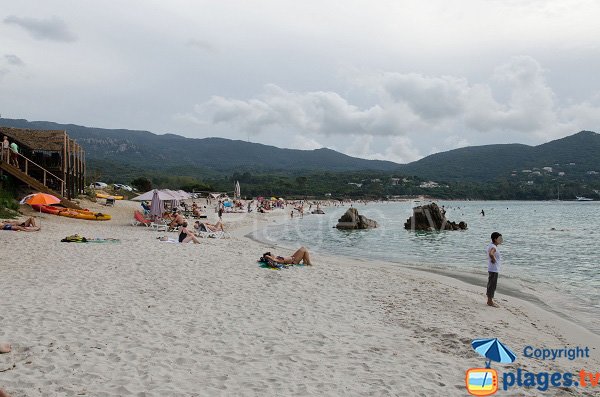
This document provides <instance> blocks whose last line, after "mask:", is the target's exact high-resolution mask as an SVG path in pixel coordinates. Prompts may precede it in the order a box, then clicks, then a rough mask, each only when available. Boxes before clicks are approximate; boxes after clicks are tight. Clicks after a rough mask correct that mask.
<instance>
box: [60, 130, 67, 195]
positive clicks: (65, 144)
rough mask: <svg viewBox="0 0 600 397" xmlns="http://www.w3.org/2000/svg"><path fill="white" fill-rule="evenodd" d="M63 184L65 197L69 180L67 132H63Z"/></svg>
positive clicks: (62, 192) (62, 193)
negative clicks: (66, 184)
mask: <svg viewBox="0 0 600 397" xmlns="http://www.w3.org/2000/svg"><path fill="white" fill-rule="evenodd" d="M62 171H63V183H61V190H62V191H61V195H62V196H64V195H65V182H66V180H67V131H63V158H62Z"/></svg>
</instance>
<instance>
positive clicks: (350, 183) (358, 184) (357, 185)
mask: <svg viewBox="0 0 600 397" xmlns="http://www.w3.org/2000/svg"><path fill="white" fill-rule="evenodd" d="M348 185H354V186H356V187H361V186H362V185H363V184H362V183H356V182H348Z"/></svg>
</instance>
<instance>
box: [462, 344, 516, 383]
mask: <svg viewBox="0 0 600 397" xmlns="http://www.w3.org/2000/svg"><path fill="white" fill-rule="evenodd" d="M471 346H472V347H473V350H475V351H476V352H477V353H479V354H481V355H482V356H483V357H485V358H487V360H486V362H485V367H486V368H490V364H491V362H492V361H496V362H499V363H503V364H510V363H512V362H514V361H515V360H516V359H517V355H516V354H515V353H513V352H512V351H511V350H510V349H509V348H508V347H506V346H505V345H504V344H503V343H502V342H500V341H499V340H498V338H491V339H475V340H474V341H472V342H471ZM486 378H487V373H486V374H485V376H484V378H483V383H482V384H485V380H486Z"/></svg>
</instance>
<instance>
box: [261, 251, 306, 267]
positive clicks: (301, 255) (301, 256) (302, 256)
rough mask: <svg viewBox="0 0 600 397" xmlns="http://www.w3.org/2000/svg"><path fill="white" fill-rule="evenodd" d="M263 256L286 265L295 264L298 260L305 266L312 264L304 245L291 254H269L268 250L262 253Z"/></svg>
mask: <svg viewBox="0 0 600 397" xmlns="http://www.w3.org/2000/svg"><path fill="white" fill-rule="evenodd" d="M263 258H266V259H270V260H272V261H273V262H277V263H283V264H287V265H292V264H293V265H297V264H299V263H300V262H304V264H305V265H306V266H312V263H311V262H310V253H309V252H308V250H307V249H306V248H305V247H300V248H298V250H297V251H296V252H294V253H293V254H292V256H288V257H283V256H274V255H271V253H270V252H266V253H264V254H263Z"/></svg>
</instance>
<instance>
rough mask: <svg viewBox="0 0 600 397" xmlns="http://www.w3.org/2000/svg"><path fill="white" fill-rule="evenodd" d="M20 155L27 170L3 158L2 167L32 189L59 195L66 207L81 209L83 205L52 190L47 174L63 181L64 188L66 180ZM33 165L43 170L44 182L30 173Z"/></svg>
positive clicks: (61, 202)
mask: <svg viewBox="0 0 600 397" xmlns="http://www.w3.org/2000/svg"><path fill="white" fill-rule="evenodd" d="M19 157H20V159H25V171H22V170H21V169H20V168H18V167H15V166H14V165H11V164H9V163H7V162H6V161H3V160H1V159H0V169H1V170H3V171H4V172H6V173H8V174H10V175H12V176H13V177H15V178H17V179H18V180H20V181H21V182H23V183H25V184H27V185H28V186H29V187H31V188H32V189H36V190H38V191H39V192H42V193H47V194H51V195H53V196H56V197H58V198H59V199H60V204H61V205H62V206H64V207H67V208H73V209H78V210H80V209H81V207H79V206H78V205H77V204H75V203H73V202H72V201H70V200H68V199H67V198H65V197H63V195H62V194H61V193H57V192H55V191H54V190H52V189H51V188H49V187H48V186H46V184H45V182H46V176H47V175H50V176H52V177H53V178H54V179H55V180H58V181H59V182H61V185H62V186H63V190H64V181H63V180H62V179H60V178H58V177H57V176H56V175H54V174H52V173H51V172H50V171H47V170H46V169H44V168H42V167H41V166H39V165H37V164H36V163H34V162H33V161H31V160H29V159H28V158H27V157H25V156H22V155H19ZM32 167H37V168H38V169H40V170H42V171H43V176H44V177H43V179H44V182H40V181H39V180H37V179H35V178H34V177H32V176H30V175H28V170H29V169H31V168H32Z"/></svg>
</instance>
